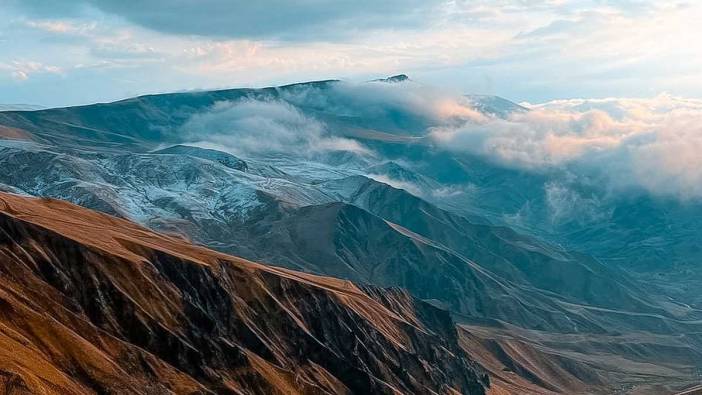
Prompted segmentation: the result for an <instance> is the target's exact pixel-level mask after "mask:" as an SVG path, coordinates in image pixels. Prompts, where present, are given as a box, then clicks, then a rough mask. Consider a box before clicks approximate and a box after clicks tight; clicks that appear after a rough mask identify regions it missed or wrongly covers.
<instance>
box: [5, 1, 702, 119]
mask: <svg viewBox="0 0 702 395" xmlns="http://www.w3.org/2000/svg"><path fill="white" fill-rule="evenodd" d="M701 20H702V2H699V1H689V2H683V1H679V2H678V1H643V0H642V1H638V0H624V1H618V2H617V1H597V0H533V1H529V0H493V1H482V0H477V1H458V0H454V1H434V0H404V1H400V0H384V1H368V0H353V1H347V0H338V1H325V0H300V1H294V2H293V1H289V2H286V1H279V0H258V1H255V2H251V1H236V0H234V1H232V0H141V1H139V2H132V1H124V0H62V1H54V0H0V104H20V103H22V104H37V105H43V106H67V105H76V104H87V103H94V102H104V101H112V100H118V99H122V98H126V97H131V96H136V95H140V94H148V93H160V92H172V91H183V90H197V89H216V88H230V87H261V86H271V85H280V84H285V83H293V82H301V81H309V80H320V79H332V78H333V79H343V80H347V81H356V82H360V81H365V80H368V79H373V78H380V77H385V76H389V75H393V74H398V73H405V74H408V75H409V76H410V77H411V78H412V79H413V80H416V81H420V82H421V83H425V84H430V85H433V86H437V87H441V88H445V89H450V90H453V91H456V92H461V93H478V94H495V95H500V96H503V97H505V98H508V99H511V100H513V101H516V102H529V103H543V102H547V101H553V100H556V99H575V98H590V99H592V98H595V99H598V98H599V99H601V98H609V97H618V98H622V97H624V98H655V97H659V96H660V95H661V94H666V95H672V96H676V97H687V98H702V40H701V39H700V37H702V25H701V24H700V23H699V21H701Z"/></svg>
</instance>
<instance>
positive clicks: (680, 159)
mask: <svg viewBox="0 0 702 395" xmlns="http://www.w3.org/2000/svg"><path fill="white" fill-rule="evenodd" d="M531 107H532V110H531V111H529V112H526V113H516V114H513V115H512V116H511V117H510V118H509V119H506V120H503V119H496V118H492V119H489V120H486V121H483V122H474V121H469V122H466V123H464V124H463V125H461V126H459V127H455V126H440V127H436V128H433V129H432V131H431V137H432V138H433V139H434V140H435V141H436V142H437V143H438V144H440V145H442V146H444V147H446V148H447V149H451V150H458V151H467V152H470V153H473V154H477V155H481V156H484V157H487V158H491V159H492V160H495V161H497V162H499V163H501V164H503V165H505V166H510V167H517V168H526V169H531V170H536V171H539V170H548V169H554V168H563V167H569V168H570V169H571V170H574V171H585V170H588V171H589V170H593V169H594V170H596V171H598V172H600V173H601V174H606V175H607V177H608V179H610V180H611V181H612V183H613V184H614V186H632V185H633V186H639V187H643V188H645V189H647V190H649V191H651V192H653V193H656V194H662V195H674V196H678V197H681V198H698V197H702V155H701V154H700V152H702V100H695V99H683V98H678V97H672V96H669V95H660V96H658V97H655V98H653V99H616V98H613V99H599V100H580V99H578V100H559V101H552V102H548V103H544V104H539V105H533V106H531Z"/></svg>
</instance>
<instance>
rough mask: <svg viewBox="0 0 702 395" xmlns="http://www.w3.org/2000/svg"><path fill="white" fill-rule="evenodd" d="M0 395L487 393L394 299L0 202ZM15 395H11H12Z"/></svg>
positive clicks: (430, 316)
mask: <svg viewBox="0 0 702 395" xmlns="http://www.w3.org/2000/svg"><path fill="white" fill-rule="evenodd" d="M0 271H1V273H2V275H1V276H0V343H2V347H0V372H2V373H0V376H1V377H3V379H2V380H0V387H3V388H4V389H5V390H6V391H10V392H12V391H17V392H18V393H37V392H44V393H62V394H63V393H95V392H97V393H148V394H154V393H173V392H174V393H210V392H216V393H242V394H254V393H261V394H264V393H266V394H267V393H364V394H365V393H388V394H390V393H465V394H483V393H484V392H485V386H487V384H488V383H487V377H486V376H485V375H484V374H483V373H481V369H480V368H479V366H478V365H477V364H476V363H475V362H473V361H472V360H471V359H470V358H469V357H468V355H467V354H466V353H465V352H464V351H463V350H462V349H461V348H460V346H459V344H458V336H457V333H456V329H455V327H454V324H453V322H452V321H451V318H450V317H449V315H448V314H447V313H446V312H444V311H442V310H439V309H436V308H434V307H432V306H430V305H428V304H426V303H424V302H420V301H417V300H415V299H412V298H411V297H410V296H409V295H408V294H407V293H406V292H404V291H400V290H387V289H380V288H373V287H363V288H359V287H357V286H356V285H354V284H352V283H350V282H347V281H342V280H336V279H331V278H326V277H317V276H311V275H306V274H301V273H297V272H293V271H288V270H283V269H276V268H272V267H268V266H264V265H260V264H256V263H253V262H249V261H246V260H243V259H239V258H235V257H231V256H228V255H224V254H220V253H216V252H213V251H210V250H207V249H204V248H200V247H195V246H192V245H189V244H187V243H185V242H183V241H182V240H179V239H177V238H173V237H168V236H163V235H159V234H156V233H153V232H150V231H148V230H146V229H144V228H141V227H139V226H137V225H135V224H133V223H130V222H127V221H123V220H120V219H116V218H114V217H109V216H107V215H104V214H98V213H95V212H91V211H89V210H86V209H83V208H79V207H77V206H73V205H71V204H68V203H65V202H60V201H54V200H47V199H36V198H25V197H19V196H17V195H11V194H0ZM13 393H14V392H13Z"/></svg>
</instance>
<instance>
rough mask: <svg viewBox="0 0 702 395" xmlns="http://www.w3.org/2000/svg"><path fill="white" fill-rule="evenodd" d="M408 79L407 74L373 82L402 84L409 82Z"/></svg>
mask: <svg viewBox="0 0 702 395" xmlns="http://www.w3.org/2000/svg"><path fill="white" fill-rule="evenodd" d="M409 80H410V78H409V77H408V76H407V74H397V75H393V76H390V77H388V78H379V79H377V80H373V81H376V82H390V83H396V82H404V81H409Z"/></svg>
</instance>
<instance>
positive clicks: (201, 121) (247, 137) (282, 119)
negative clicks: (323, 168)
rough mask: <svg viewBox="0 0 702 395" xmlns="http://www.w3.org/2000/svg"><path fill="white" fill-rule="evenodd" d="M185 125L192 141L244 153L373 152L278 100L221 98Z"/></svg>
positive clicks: (312, 153)
mask: <svg viewBox="0 0 702 395" xmlns="http://www.w3.org/2000/svg"><path fill="white" fill-rule="evenodd" d="M181 129H182V131H183V134H184V135H185V138H186V139H187V140H190V142H191V143H196V144H210V145H217V146H221V147H226V148H227V150H229V151H232V152H234V153H236V154H239V155H243V156H251V155H265V154H274V153H286V154H289V155H298V156H302V157H306V156H310V155H315V154H320V153H324V152H329V151H349V152H354V153H357V154H361V155H366V154H369V151H368V150H367V149H366V148H364V147H363V146H362V145H361V144H360V143H358V142H356V141H354V140H350V139H346V138H341V137H335V136H331V135H330V134H329V132H328V131H327V129H326V126H325V124H324V123H322V122H320V121H318V120H316V119H314V118H311V117H308V116H306V115H305V114H303V113H302V112H301V111H299V110H298V109H297V108H295V107H294V106H292V105H291V104H288V103H286V102H282V101H278V100H254V99H244V100H239V101H231V102H229V101H226V102H219V103H216V104H215V105H214V106H212V108H210V109H209V111H206V112H204V113H200V114H195V115H193V116H192V117H191V118H190V119H189V120H188V121H187V122H186V123H185V124H184V125H183V126H182V128H181Z"/></svg>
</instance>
